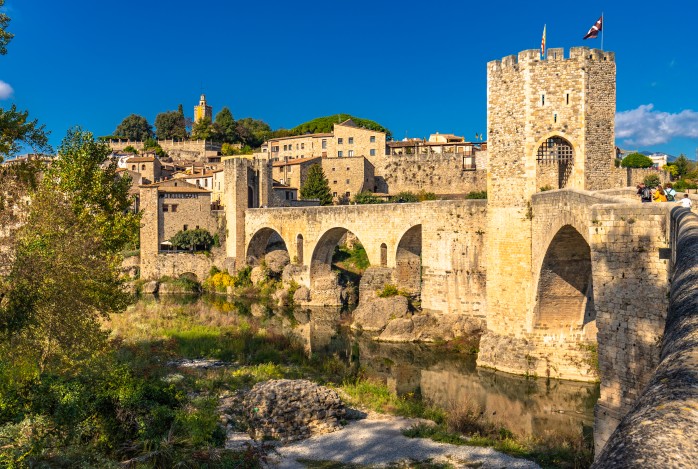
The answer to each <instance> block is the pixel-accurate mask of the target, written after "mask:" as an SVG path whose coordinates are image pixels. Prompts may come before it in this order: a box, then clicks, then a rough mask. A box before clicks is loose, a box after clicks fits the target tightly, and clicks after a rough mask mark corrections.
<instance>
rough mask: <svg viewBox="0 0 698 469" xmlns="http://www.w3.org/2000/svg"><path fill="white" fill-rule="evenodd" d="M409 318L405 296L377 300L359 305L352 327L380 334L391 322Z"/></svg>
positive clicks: (355, 311)
mask: <svg viewBox="0 0 698 469" xmlns="http://www.w3.org/2000/svg"><path fill="white" fill-rule="evenodd" d="M408 316H409V308H408V305H407V298H405V297H404V296H400V295H397V296H391V297H388V298H376V299H375V300H373V301H367V302H362V303H359V306H358V307H357V308H356V309H355V310H354V322H353V323H352V325H351V327H352V328H354V329H359V328H361V329H363V330H365V331H370V332H380V331H382V330H383V329H385V327H386V326H387V325H388V323H389V322H390V321H391V320H393V319H396V318H405V317H408Z"/></svg>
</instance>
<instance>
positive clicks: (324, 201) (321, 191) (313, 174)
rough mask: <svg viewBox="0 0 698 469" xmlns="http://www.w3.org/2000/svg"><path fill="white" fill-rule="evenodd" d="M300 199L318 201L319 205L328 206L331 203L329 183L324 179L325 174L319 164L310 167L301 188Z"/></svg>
mask: <svg viewBox="0 0 698 469" xmlns="http://www.w3.org/2000/svg"><path fill="white" fill-rule="evenodd" d="M301 198H303V199H318V200H319V201H320V205H330V204H331V203H332V193H331V192H330V183H329V181H328V180H327V178H326V177H325V172H324V171H323V170H322V166H320V165H319V164H314V165H311V166H310V168H308V174H307V176H306V179H305V182H304V183H303V186H302V187H301Z"/></svg>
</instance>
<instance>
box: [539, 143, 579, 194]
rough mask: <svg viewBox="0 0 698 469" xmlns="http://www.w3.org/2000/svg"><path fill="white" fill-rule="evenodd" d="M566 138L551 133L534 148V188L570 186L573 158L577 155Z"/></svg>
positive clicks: (562, 187) (572, 145)
mask: <svg viewBox="0 0 698 469" xmlns="http://www.w3.org/2000/svg"><path fill="white" fill-rule="evenodd" d="M576 149H577V146H576V145H574V144H573V143H572V142H571V141H570V140H569V138H568V137H566V136H565V137H563V136H562V135H560V133H559V132H552V133H549V134H548V135H546V136H545V137H544V138H542V139H540V140H539V141H538V142H537V143H536V146H535V156H536V188H539V189H540V188H549V189H564V188H565V187H569V186H570V185H571V179H572V176H573V171H574V163H575V157H576V156H577V154H578V153H579V152H578V151H576Z"/></svg>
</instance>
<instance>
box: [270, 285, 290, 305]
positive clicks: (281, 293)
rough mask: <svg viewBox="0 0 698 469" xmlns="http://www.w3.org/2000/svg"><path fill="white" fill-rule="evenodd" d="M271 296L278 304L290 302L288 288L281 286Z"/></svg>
mask: <svg viewBox="0 0 698 469" xmlns="http://www.w3.org/2000/svg"><path fill="white" fill-rule="evenodd" d="M271 297H272V299H273V300H274V303H275V304H276V305H278V306H284V305H285V304H287V303H288V290H286V289H285V288H280V289H278V290H276V291H275V292H274V293H273V294H272V296H271Z"/></svg>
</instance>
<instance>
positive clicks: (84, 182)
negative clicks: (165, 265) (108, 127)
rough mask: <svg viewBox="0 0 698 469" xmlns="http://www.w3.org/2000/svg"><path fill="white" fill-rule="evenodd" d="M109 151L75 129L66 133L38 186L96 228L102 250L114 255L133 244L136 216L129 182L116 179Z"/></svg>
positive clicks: (137, 219) (136, 233)
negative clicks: (62, 198)
mask: <svg viewBox="0 0 698 469" xmlns="http://www.w3.org/2000/svg"><path fill="white" fill-rule="evenodd" d="M110 154H111V150H110V149H109V146H108V145H106V144H105V143H101V142H97V141H95V139H94V137H93V135H92V133H90V132H87V131H83V130H82V129H80V128H79V127H76V128H74V129H70V130H68V133H67V135H66V137H65V138H64V139H63V142H62V143H61V145H60V147H58V156H59V157H58V158H56V160H55V161H54V162H53V164H52V165H51V166H50V168H49V169H48V171H47V172H46V176H45V177H44V179H43V181H42V185H43V186H45V187H46V188H47V189H51V190H54V191H56V192H60V193H62V194H65V196H66V197H67V199H68V200H69V201H70V203H71V206H72V207H73V209H74V211H75V213H76V215H77V216H78V217H80V218H81V219H86V220H88V221H89V222H90V223H92V224H94V225H95V226H96V227H97V230H98V231H99V232H100V235H101V243H102V245H103V248H104V249H106V250H107V251H108V252H118V251H120V250H121V249H123V247H124V246H126V245H128V244H135V241H136V238H137V236H138V230H139V216H138V214H135V213H133V212H131V211H130V210H129V208H130V206H131V203H132V198H131V196H130V195H129V189H130V188H131V179H130V178H128V177H123V178H121V177H117V175H116V169H117V166H116V161H114V160H111V159H109V155H110Z"/></svg>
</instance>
